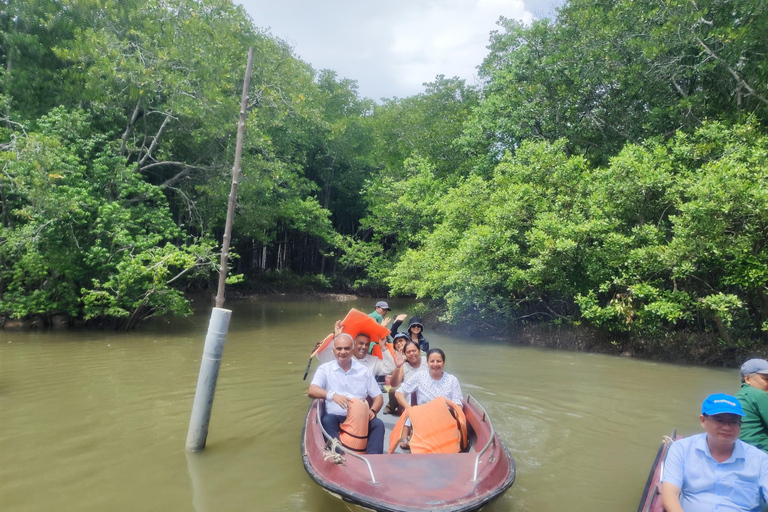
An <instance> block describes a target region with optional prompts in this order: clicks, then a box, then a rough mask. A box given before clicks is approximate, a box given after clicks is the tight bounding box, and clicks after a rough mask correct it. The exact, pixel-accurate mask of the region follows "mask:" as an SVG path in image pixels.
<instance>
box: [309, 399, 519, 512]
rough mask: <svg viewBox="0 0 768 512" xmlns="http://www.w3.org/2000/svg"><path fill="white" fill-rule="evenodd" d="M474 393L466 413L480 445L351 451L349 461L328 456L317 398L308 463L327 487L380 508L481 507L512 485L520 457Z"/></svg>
mask: <svg viewBox="0 0 768 512" xmlns="http://www.w3.org/2000/svg"><path fill="white" fill-rule="evenodd" d="M468 398H469V400H467V401H465V402H464V413H465V415H466V416H467V423H468V425H469V426H470V427H471V428H472V430H473V431H474V434H475V439H474V443H473V445H474V447H475V449H476V451H474V452H467V453H456V454H402V453H395V454H383V455H364V456H363V457H356V456H354V455H352V454H349V453H345V454H344V459H345V460H344V463H343V464H336V463H335V462H333V461H332V460H325V459H324V457H323V451H324V448H325V446H326V441H325V437H324V435H323V431H322V427H321V425H320V421H319V417H320V416H319V414H318V412H319V411H318V408H319V407H320V406H321V404H322V401H320V400H313V401H312V405H311V406H310V408H309V411H308V413H307V420H306V423H305V426H304V433H303V436H302V458H303V461H304V467H305V469H306V470H307V473H308V474H309V476H310V477H311V478H312V479H313V480H314V481H315V482H317V483H318V484H319V485H321V486H322V487H323V488H325V489H326V490H327V491H329V492H331V493H332V494H335V495H338V496H340V497H341V498H342V499H344V500H346V501H349V502H352V503H356V504H358V505H362V506H364V507H366V508H370V509H373V510H377V511H386V512H417V511H418V512H423V511H440V512H458V511H470V510H478V509H479V508H480V507H482V506H483V505H485V504H487V503H488V502H490V501H491V500H493V499H494V498H496V497H498V496H499V495H500V494H501V493H503V492H504V491H505V490H507V489H508V488H509V487H510V486H511V485H512V483H513V482H514V479H515V463H514V460H513V459H512V457H511V456H510V454H509V452H508V451H507V449H506V447H505V446H504V444H503V443H502V441H501V439H499V437H498V435H496V434H495V432H494V430H493V427H492V425H491V422H490V418H488V415H487V414H486V413H485V411H484V410H482V407H481V406H480V405H479V404H477V405H476V401H474V399H472V398H471V397H468ZM386 444H387V443H386V442H385V445H386ZM486 445H487V448H486V450H485V451H484V452H482V453H480V455H479V461H477V458H478V453H479V452H480V451H481V450H482V449H483V448H484V447H486ZM476 461H477V464H476Z"/></svg>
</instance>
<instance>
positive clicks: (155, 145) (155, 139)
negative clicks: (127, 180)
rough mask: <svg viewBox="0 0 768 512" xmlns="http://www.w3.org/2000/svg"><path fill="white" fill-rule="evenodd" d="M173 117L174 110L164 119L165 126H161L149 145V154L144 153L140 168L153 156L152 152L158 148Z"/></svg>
mask: <svg viewBox="0 0 768 512" xmlns="http://www.w3.org/2000/svg"><path fill="white" fill-rule="evenodd" d="M172 117H173V110H171V111H170V112H168V113H167V114H166V115H165V119H163V124H161V125H160V128H159V129H158V130H157V133H156V134H155V136H154V137H153V138H152V144H150V145H149V149H147V152H146V153H144V156H143V157H141V160H139V164H138V165H139V167H141V166H142V165H143V164H144V162H145V161H146V160H147V158H149V157H150V156H151V155H152V151H153V150H154V149H155V148H156V147H157V141H158V140H159V139H160V135H162V133H163V130H165V127H166V125H167V124H168V120H169V119H171V118H172Z"/></svg>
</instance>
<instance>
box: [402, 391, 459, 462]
mask: <svg viewBox="0 0 768 512" xmlns="http://www.w3.org/2000/svg"><path fill="white" fill-rule="evenodd" d="M407 418H411V427H412V428H413V436H412V437H411V440H410V441H409V444H410V445H411V453H459V451H461V450H464V449H466V447H467V418H466V416H464V411H463V410H462V408H461V406H460V405H456V404H454V403H453V402H451V401H450V400H448V399H446V398H444V397H442V396H439V397H437V398H435V399H434V400H432V401H431V402H428V403H426V404H424V405H416V406H414V407H411V408H410V409H407V410H406V411H405V413H403V415H401V416H400V420H399V421H398V422H397V425H395V428H394V429H392V434H391V436H390V437H389V453H394V451H395V450H396V449H397V443H398V442H399V441H400V438H401V436H402V435H403V428H404V427H405V420H406V419H407Z"/></svg>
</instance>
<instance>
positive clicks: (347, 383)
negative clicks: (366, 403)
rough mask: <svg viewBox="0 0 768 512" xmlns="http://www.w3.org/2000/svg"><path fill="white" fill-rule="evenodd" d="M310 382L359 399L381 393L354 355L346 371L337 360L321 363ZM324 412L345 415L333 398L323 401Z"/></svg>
mask: <svg viewBox="0 0 768 512" xmlns="http://www.w3.org/2000/svg"><path fill="white" fill-rule="evenodd" d="M377 359H378V358H377ZM312 384H314V385H316V386H320V387H321V388H323V389H324V390H326V391H333V392H334V393H339V394H342V395H344V396H346V397H349V398H359V399H361V400H364V399H365V398H366V397H369V396H370V397H371V398H376V397H377V396H379V395H380V394H381V390H380V389H379V385H378V384H377V383H376V378H375V377H374V376H373V374H372V373H371V370H369V369H368V368H366V367H365V366H363V365H362V364H360V363H358V362H357V360H356V359H355V358H354V357H353V358H352V366H351V367H350V368H349V371H347V372H345V371H344V370H342V368H341V366H339V363H338V362H337V361H331V362H329V363H324V364H321V365H320V366H318V367H317V371H316V372H315V376H314V377H312ZM325 412H326V413H327V414H336V415H338V416H346V415H347V411H346V410H344V409H342V408H341V406H339V404H337V403H336V402H334V401H333V399H331V400H326V401H325Z"/></svg>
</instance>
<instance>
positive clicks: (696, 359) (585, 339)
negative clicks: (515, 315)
mask: <svg viewBox="0 0 768 512" xmlns="http://www.w3.org/2000/svg"><path fill="white" fill-rule="evenodd" d="M378 296H379V295H375V294H366V295H356V294H352V293H340V292H339V293H337V292H332V291H322V290H320V291H318V290H297V289H286V290H278V289H271V290H262V291H260V292H256V293H239V292H234V293H230V294H228V296H227V298H226V300H227V304H225V307H227V305H229V304H231V303H232V302H238V301H243V300H253V299H264V298H275V297H279V299H280V300H285V301H292V300H295V301H306V300H307V299H313V300H331V301H337V302H348V301H356V300H359V299H361V298H371V299H374V298H376V297H378ZM190 300H192V301H193V302H195V303H197V304H198V307H200V304H204V303H205V304H208V306H210V307H213V305H214V295H213V293H206V294H197V295H196V296H195V297H190ZM413 309H414V311H416V310H418V314H419V315H421V316H422V318H423V321H424V323H425V325H427V326H428V327H429V329H430V330H434V331H436V332H442V333H446V334H451V335H458V336H471V337H482V336H489V337H491V338H493V339H495V340H503V341H505V342H507V343H512V344H515V345H521V346H531V347H539V348H549V349H557V350H571V351H578V352H591V353H600V354H607V355H614V356H622V357H637V358H640V359H648V360H656V361H663V362H670V363H691V364H701V365H709V366H725V367H737V366H739V365H740V364H741V362H742V361H743V360H745V359H747V358H749V357H751V356H752V355H755V354H754V353H753V352H749V351H738V350H734V349H733V347H728V346H725V345H723V344H722V343H718V342H717V341H718V340H717V336H715V335H713V334H712V333H709V334H702V333H691V332H688V333H683V332H677V333H674V337H673V338H672V339H653V340H651V339H643V338H640V337H633V336H629V335H626V334H620V335H618V336H617V335H615V334H613V333H610V332H606V331H600V330H599V329H597V328H595V327H592V326H584V325H578V324H576V323H567V322H557V323H554V322H550V323H530V324H526V325H522V326H518V327H516V328H514V329H513V330H511V331H507V332H503V331H498V330H495V331H494V330H489V329H488V328H487V326H484V327H482V326H481V327H478V326H474V327H473V326H470V325H458V326H457V325H453V324H451V323H447V322H444V321H442V320H440V313H439V311H440V307H439V306H434V305H433V306H430V305H427V304H424V303H421V302H415V303H414V307H413ZM86 327H88V328H99V329H104V328H109V329H114V328H115V325H114V324H101V325H100V324H97V323H94V322H84V321H76V320H73V319H70V318H67V317H66V316H64V315H54V316H53V317H51V318H48V319H46V318H43V317H36V318H31V319H23V320H19V319H7V318H4V317H0V332H2V330H6V331H8V332H10V331H18V330H36V329H52V330H58V329H70V328H75V329H78V328H86Z"/></svg>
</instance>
